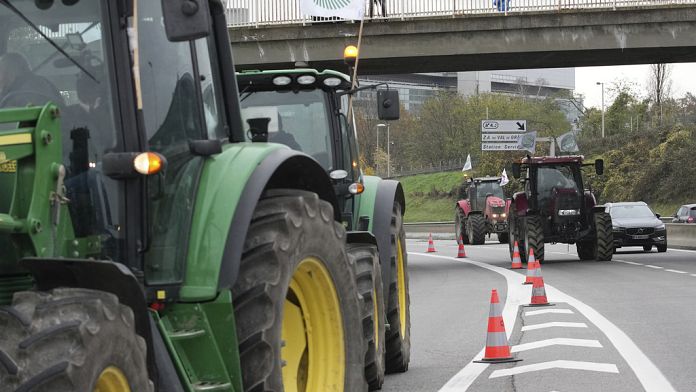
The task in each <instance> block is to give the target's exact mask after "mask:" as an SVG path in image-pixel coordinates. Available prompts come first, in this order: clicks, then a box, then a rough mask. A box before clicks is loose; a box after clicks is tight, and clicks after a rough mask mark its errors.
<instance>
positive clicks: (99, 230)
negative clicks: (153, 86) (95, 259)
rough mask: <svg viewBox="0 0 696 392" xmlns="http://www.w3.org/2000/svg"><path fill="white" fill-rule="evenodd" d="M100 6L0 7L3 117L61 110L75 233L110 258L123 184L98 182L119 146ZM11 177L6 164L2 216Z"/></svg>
mask: <svg viewBox="0 0 696 392" xmlns="http://www.w3.org/2000/svg"><path fill="white" fill-rule="evenodd" d="M102 5H103V3H102V2H100V1H92V0H90V1H86V0H82V1H80V0H77V1H38V0H37V1H20V0H12V1H9V0H1V1H0V110H1V109H8V108H18V107H25V106H27V105H30V106H39V105H44V104H46V103H48V102H52V103H54V104H55V105H57V106H58V107H59V109H60V113H61V116H60V122H61V128H62V146H63V164H64V166H65V168H66V171H67V173H66V177H65V186H66V191H67V198H68V199H69V200H70V202H69V204H68V207H69V210H70V214H71V217H72V222H73V226H74V230H75V234H76V236H77V237H93V238H99V239H100V243H101V249H100V250H99V252H98V253H100V255H99V256H100V257H103V258H110V259H115V258H118V254H117V249H118V248H119V246H117V243H118V242H119V241H121V240H122V239H123V231H122V230H121V225H122V223H123V222H122V217H123V215H124V214H123V213H122V212H123V206H122V203H121V201H120V200H118V199H116V198H115V197H111V196H109V195H115V194H117V193H118V192H117V191H116V190H117V189H118V188H119V187H120V186H121V185H119V184H118V183H116V182H114V181H110V180H108V179H105V178H104V177H103V176H102V175H101V163H100V162H101V157H102V156H103V155H104V154H105V153H106V152H109V151H113V150H115V149H117V146H119V145H120V144H121V140H120V139H119V138H118V137H117V136H116V135H117V133H116V131H115V130H116V126H115V120H114V116H113V110H112V105H111V101H112V100H111V96H112V95H111V92H112V88H111V84H110V81H109V78H107V77H106V75H109V74H110V71H109V70H108V69H107V68H108V64H109V61H108V60H107V59H106V58H105V56H106V53H107V52H108V51H107V50H106V47H107V43H106V41H107V39H108V36H109V35H108V34H106V31H108V27H107V26H106V25H105V24H106V20H105V19H104V17H103V15H105V13H104V12H103V10H102ZM15 126H16V124H5V125H4V127H15ZM2 163H3V162H1V161H0V164H2ZM15 175H16V169H14V166H13V165H12V164H11V162H10V165H6V166H1V165H0V212H1V211H7V209H8V208H9V207H8V206H7V205H6V204H7V203H8V199H7V196H8V195H7V192H3V189H7V188H6V185H7V184H12V183H13V180H12V179H13V177H14V176H15ZM0 248H3V246H2V244H0ZM95 253H97V252H95Z"/></svg>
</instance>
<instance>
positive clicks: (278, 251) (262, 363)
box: [232, 189, 367, 392]
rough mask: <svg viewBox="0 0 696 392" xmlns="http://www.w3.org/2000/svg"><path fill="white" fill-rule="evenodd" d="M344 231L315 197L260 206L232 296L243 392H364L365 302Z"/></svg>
mask: <svg viewBox="0 0 696 392" xmlns="http://www.w3.org/2000/svg"><path fill="white" fill-rule="evenodd" d="M345 241H346V236H345V230H344V228H343V226H341V225H340V224H338V223H336V222H334V213H333V209H332V207H331V205H330V204H329V203H327V202H325V201H322V200H319V198H318V197H317V195H316V194H314V193H311V192H303V191H298V190H283V189H274V190H270V191H267V192H266V193H265V194H264V195H263V197H262V199H261V200H259V202H258V204H257V206H256V209H255V211H254V214H253V217H252V221H251V225H250V226H249V230H248V232H247V237H246V240H245V243H244V252H243V256H242V260H241V265H240V269H239V277H238V278H237V280H236V282H235V285H234V287H233V288H232V294H233V298H234V312H235V319H236V324H237V336H238V339H239V355H240V364H241V369H242V381H243V390H244V391H259V390H260V391H281V390H288V391H300V392H305V391H308V392H311V391H328V390H337V391H347V392H352V391H365V390H366V389H367V383H366V382H365V376H364V372H365V348H364V346H363V345H362V344H355V343H356V342H362V341H363V330H362V306H363V305H362V301H361V299H360V297H359V295H358V289H357V283H356V266H355V264H354V263H352V262H351V261H349V259H348V257H347V255H346V252H345V246H346V244H345Z"/></svg>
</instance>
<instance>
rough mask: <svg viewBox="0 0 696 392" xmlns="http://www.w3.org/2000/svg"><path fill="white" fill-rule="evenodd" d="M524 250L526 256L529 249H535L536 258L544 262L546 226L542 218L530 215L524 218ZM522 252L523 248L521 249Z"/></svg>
mask: <svg viewBox="0 0 696 392" xmlns="http://www.w3.org/2000/svg"><path fill="white" fill-rule="evenodd" d="M523 238H524V252H525V258H527V257H528V256H529V249H534V259H535V260H536V261H538V262H540V263H543V262H544V226H542V223H541V218H540V217H538V216H536V215H530V216H527V217H525V218H524V237H523ZM520 252H522V249H520Z"/></svg>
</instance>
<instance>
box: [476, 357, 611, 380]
mask: <svg viewBox="0 0 696 392" xmlns="http://www.w3.org/2000/svg"><path fill="white" fill-rule="evenodd" d="M549 369H571V370H588V371H592V372H603V373H617V374H618V373H619V369H618V368H617V367H616V365H614V364H613V363H596V362H581V361H563V360H560V361H550V362H541V363H535V364H533V365H524V366H516V367H514V368H510V369H500V370H496V371H494V372H493V373H491V375H490V377H488V378H498V377H505V376H514V375H517V374H522V373H529V372H538V371H540V370H549Z"/></svg>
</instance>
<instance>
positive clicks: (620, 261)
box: [614, 260, 645, 265]
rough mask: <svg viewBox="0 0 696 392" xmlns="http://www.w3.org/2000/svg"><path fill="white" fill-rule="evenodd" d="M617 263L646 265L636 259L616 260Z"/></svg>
mask: <svg viewBox="0 0 696 392" xmlns="http://www.w3.org/2000/svg"><path fill="white" fill-rule="evenodd" d="M614 261H616V262H617V263H624V264H631V265H645V264H642V263H636V262H635V261H626V260H614Z"/></svg>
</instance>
